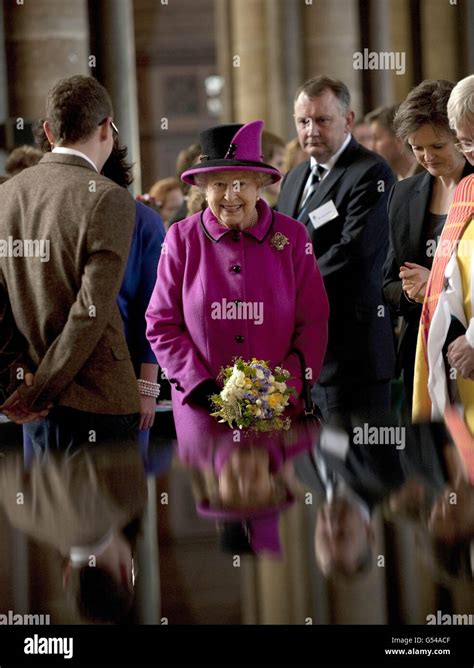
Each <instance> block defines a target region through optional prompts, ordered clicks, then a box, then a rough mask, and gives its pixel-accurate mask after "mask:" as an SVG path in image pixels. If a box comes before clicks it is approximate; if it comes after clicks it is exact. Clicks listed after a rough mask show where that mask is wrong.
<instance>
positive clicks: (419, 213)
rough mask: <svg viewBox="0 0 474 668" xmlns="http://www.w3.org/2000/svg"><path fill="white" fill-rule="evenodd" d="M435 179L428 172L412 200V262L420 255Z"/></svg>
mask: <svg viewBox="0 0 474 668" xmlns="http://www.w3.org/2000/svg"><path fill="white" fill-rule="evenodd" d="M432 188H433V177H432V176H431V174H429V173H428V172H427V173H426V174H425V176H424V178H423V179H422V180H421V182H420V184H419V186H418V188H417V189H416V190H415V191H414V192H413V195H412V197H411V198H410V257H412V258H413V260H412V261H414V260H415V258H417V257H418V255H419V249H420V243H421V236H422V234H423V223H424V221H425V215H426V211H427V208H428V205H429V201H430V198H431V191H432Z"/></svg>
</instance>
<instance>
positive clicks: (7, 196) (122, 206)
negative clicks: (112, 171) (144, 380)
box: [0, 76, 139, 447]
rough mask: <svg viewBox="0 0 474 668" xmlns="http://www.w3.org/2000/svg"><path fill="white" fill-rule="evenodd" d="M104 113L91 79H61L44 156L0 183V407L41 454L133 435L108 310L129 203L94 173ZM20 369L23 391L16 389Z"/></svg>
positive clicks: (106, 134) (133, 399)
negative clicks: (0, 381)
mask: <svg viewBox="0 0 474 668" xmlns="http://www.w3.org/2000/svg"><path fill="white" fill-rule="evenodd" d="M112 113H113V112H112V104H111V101H110V98H109V95H108V93H107V91H106V90H105V89H104V88H103V87H102V86H101V85H100V84H99V83H98V82H97V81H95V80H94V79H93V78H91V77H83V76H75V77H71V78H69V79H64V80H62V81H60V82H59V83H58V84H56V86H54V87H53V89H52V90H51V91H50V93H49V95H48V98H47V106H46V119H47V120H46V121H45V124H44V129H45V132H46V135H47V137H48V140H49V141H50V143H51V144H52V146H53V150H52V152H51V153H48V154H46V155H45V156H44V157H43V159H42V160H41V162H40V163H39V164H38V165H37V166H35V167H31V168H29V169H26V170H24V171H23V172H22V173H21V174H19V175H18V176H16V177H14V178H13V179H11V180H10V181H8V182H7V183H5V184H4V185H3V186H2V207H1V210H0V301H1V304H0V371H1V370H2V368H5V366H7V365H8V366H9V367H10V370H11V372H12V373H11V377H12V379H13V385H12V386H11V388H10V391H11V390H14V391H13V393H12V394H10V396H9V398H8V399H7V400H6V402H5V403H4V404H3V406H0V410H3V412H4V413H5V414H6V415H7V416H8V417H9V418H10V419H11V420H13V421H14V422H17V423H26V429H27V431H28V434H29V436H30V438H31V439H32V440H33V444H34V445H41V446H43V447H45V446H46V445H49V446H58V445H74V444H76V443H77V440H78V439H84V438H87V437H88V438H89V440H90V439H91V438H92V439H100V440H101V441H103V440H104V439H106V438H113V437H114V436H123V437H124V438H127V437H128V436H131V437H132V438H133V436H132V435H134V433H135V429H136V423H137V418H136V414H137V412H138V410H139V396H138V388H137V382H136V379H135V375H134V372H133V367H132V364H131V361H130V356H129V353H128V349H127V346H126V343H125V338H124V333H123V324H122V320H121V317H120V313H119V310H118V307H117V304H116V297H117V293H118V291H119V288H120V284H121V281H122V277H123V273H124V270H125V265H126V261H127V256H128V252H129V246H130V241H131V237H132V232H133V227H134V220H135V205H134V201H133V198H132V197H131V196H130V195H129V193H127V191H126V190H124V189H123V188H120V187H119V186H117V185H115V184H114V183H113V182H112V181H110V180H109V179H107V178H105V177H104V176H102V175H101V174H100V171H101V169H102V167H103V165H104V163H105V161H106V160H107V158H108V156H109V155H110V153H111V150H112V145H113V135H114V132H116V128H115V126H114V124H113V121H112ZM12 360H14V362H13V363H12ZM27 372H31V373H32V374H34V382H33V384H30V383H29V382H21V381H23V379H24V378H25V375H26V373H27ZM15 381H16V383H15ZM15 385H16V387H15ZM48 411H49V413H48ZM46 415H47V417H46ZM38 418H41V419H39V420H38ZM97 430H98V431H99V432H100V433H99V434H97V433H96V432H97Z"/></svg>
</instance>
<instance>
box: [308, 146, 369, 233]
mask: <svg viewBox="0 0 474 668" xmlns="http://www.w3.org/2000/svg"><path fill="white" fill-rule="evenodd" d="M358 146H359V144H358V143H357V142H356V141H355V139H354V138H353V137H352V139H351V141H350V142H349V144H348V145H347V147H346V148H345V149H344V151H343V152H342V154H341V155H340V156H339V158H338V160H337V162H336V164H335V165H334V167H333V168H332V169H331V171H330V172H329V174H328V175H327V176H326V178H325V179H324V180H323V181H322V182H321V183H320V185H319V187H318V189H317V190H316V192H315V193H314V195H313V196H312V197H311V199H310V200H309V203H308V217H307V218H306V219H305V220H303V222H304V223H305V224H306V225H307V224H308V221H309V213H310V212H311V211H314V209H316V208H317V207H318V206H320V205H321V203H322V202H323V200H324V199H325V198H327V197H328V195H330V194H331V191H332V190H333V189H334V188H335V186H336V184H337V183H338V182H339V179H340V178H341V177H342V176H343V175H344V173H345V172H346V169H347V166H348V165H350V164H351V163H352V162H353V160H354V157H353V156H354V154H355V153H356V152H357V147H358Z"/></svg>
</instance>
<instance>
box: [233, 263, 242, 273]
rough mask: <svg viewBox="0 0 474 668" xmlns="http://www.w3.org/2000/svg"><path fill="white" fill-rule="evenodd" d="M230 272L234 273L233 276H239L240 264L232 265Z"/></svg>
mask: <svg viewBox="0 0 474 668" xmlns="http://www.w3.org/2000/svg"><path fill="white" fill-rule="evenodd" d="M232 271H233V272H234V274H240V272H241V271H242V267H241V266H240V264H234V266H233V267H232Z"/></svg>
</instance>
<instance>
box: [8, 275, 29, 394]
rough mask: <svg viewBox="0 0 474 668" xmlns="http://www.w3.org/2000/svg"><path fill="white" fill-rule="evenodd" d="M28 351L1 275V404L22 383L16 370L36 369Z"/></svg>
mask: <svg viewBox="0 0 474 668" xmlns="http://www.w3.org/2000/svg"><path fill="white" fill-rule="evenodd" d="M26 350H27V345H26V341H25V340H24V339H23V337H22V336H21V334H20V333H19V332H18V330H17V328H16V325H15V321H14V318H13V313H12V311H11V306H10V301H9V299H8V295H7V291H6V290H5V286H4V285H3V283H2V276H1V274H0V403H1V401H2V400H3V399H5V398H6V397H7V396H8V395H9V394H10V393H11V392H12V391H13V390H14V389H15V387H16V386H17V385H20V384H21V383H22V380H23V377H22V376H21V375H20V374H18V375H17V373H16V370H17V369H19V368H22V369H23V370H24V371H26V370H31V369H33V368H34V366H33V364H32V362H31V360H29V359H28V356H27V355H26ZM2 395H3V396H2Z"/></svg>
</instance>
